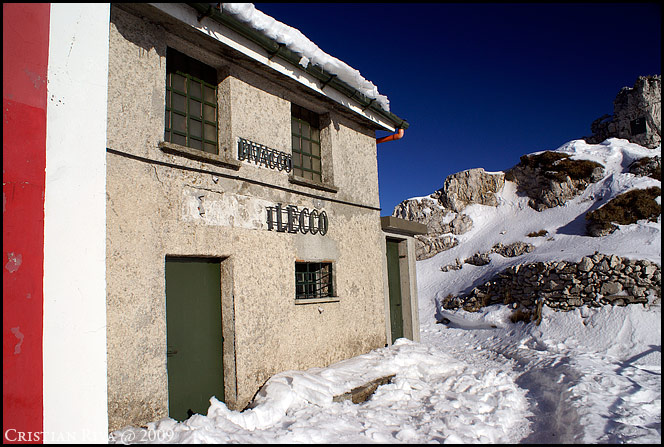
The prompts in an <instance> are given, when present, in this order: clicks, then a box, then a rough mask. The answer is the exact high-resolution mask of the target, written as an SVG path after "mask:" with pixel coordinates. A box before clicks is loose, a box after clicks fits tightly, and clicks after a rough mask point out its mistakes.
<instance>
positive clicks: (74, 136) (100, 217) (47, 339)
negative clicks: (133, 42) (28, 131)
mask: <svg viewBox="0 0 664 447" xmlns="http://www.w3.org/2000/svg"><path fill="white" fill-rule="evenodd" d="M109 19H110V5H109V4H102V3H96V4H84V3H77V4H64V3H53V4H52V5H51V23H50V37H49V57H48V62H49V66H48V107H47V125H46V191H45V199H44V208H45V212H44V215H45V218H44V353H43V359H44V432H45V435H44V438H45V442H56V443H57V442H72V443H89V442H107V440H108V438H107V434H108V410H107V391H106V386H107V380H106V377H107V376H106V366H107V364H106V115H107V91H108V45H109Z"/></svg>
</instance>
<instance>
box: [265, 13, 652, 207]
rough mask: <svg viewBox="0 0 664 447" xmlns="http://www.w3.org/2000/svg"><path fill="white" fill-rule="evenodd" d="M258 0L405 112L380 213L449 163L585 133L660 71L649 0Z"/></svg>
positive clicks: (495, 159) (484, 160)
mask: <svg viewBox="0 0 664 447" xmlns="http://www.w3.org/2000/svg"><path fill="white" fill-rule="evenodd" d="M255 6H256V8H257V9H259V10H260V11H262V12H264V13H266V14H268V15H270V16H272V17H274V18H275V19H276V20H279V21H281V22H283V23H285V24H287V25H289V26H292V27H294V28H297V29H299V30H300V31H301V32H302V33H303V34H304V35H305V36H307V37H308V38H309V39H310V40H311V41H312V42H314V43H315V44H316V45H317V46H318V47H319V48H320V49H322V50H323V51H325V52H326V53H328V54H330V55H332V56H334V57H336V58H338V59H341V60H342V61H344V62H346V63H347V64H348V65H350V66H351V67H353V68H355V69H357V70H359V71H360V73H361V74H362V76H363V77H364V78H365V79H368V80H369V81H371V82H373V83H374V84H375V85H376V86H377V87H378V91H379V92H380V93H381V94H383V95H386V96H387V97H388V98H389V99H390V108H391V111H392V112H393V113H395V114H396V115H398V116H399V117H401V118H403V119H406V120H407V121H408V122H409V123H410V127H409V129H408V130H406V133H405V136H404V138H403V139H401V140H397V141H393V142H388V143H383V144H380V145H378V176H379V183H380V185H379V186H380V202H381V208H382V211H381V215H390V214H392V210H393V209H394V207H395V206H396V205H397V204H398V203H399V202H401V201H402V200H405V199H408V198H410V197H416V196H424V195H427V194H430V193H432V192H434V191H435V190H437V189H439V188H441V187H442V186H443V182H444V181H445V178H446V177H447V176H448V175H450V174H453V173H456V172H460V171H463V170H466V169H471V168H484V169H485V170H487V171H502V170H505V169H508V168H510V167H512V166H514V165H516V164H517V163H518V162H519V157H520V156H521V155H524V154H528V153H531V152H536V151H542V150H555V149H557V148H558V147H560V146H561V145H562V144H563V143H565V142H567V141H570V140H573V139H577V138H581V137H583V136H588V135H590V134H591V131H590V124H591V123H592V122H593V120H595V119H596V118H599V117H600V116H602V115H603V114H612V113H613V100H614V99H615V97H616V95H617V94H618V92H619V91H620V89H621V88H622V87H626V86H629V87H631V86H633V85H634V82H635V81H636V78H637V77H638V76H643V75H651V74H661V6H660V5H659V4H657V3H654V2H653V3H532V4H531V3H511V4H509V3H255ZM388 134H389V133H388V132H378V133H377V136H378V137H380V136H384V135H388Z"/></svg>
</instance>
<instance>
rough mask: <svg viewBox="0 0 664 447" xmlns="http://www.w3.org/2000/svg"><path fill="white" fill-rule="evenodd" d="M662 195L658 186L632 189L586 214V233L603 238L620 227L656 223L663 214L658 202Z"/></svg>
mask: <svg viewBox="0 0 664 447" xmlns="http://www.w3.org/2000/svg"><path fill="white" fill-rule="evenodd" d="M661 195H662V190H661V188H659V187H657V186H653V187H651V188H646V189H632V190H630V191H627V192H626V193H623V194H619V195H617V196H616V197H614V198H613V199H611V200H609V201H608V202H607V203H605V204H604V205H602V206H601V207H599V208H598V209H596V210H594V211H590V212H589V213H587V214H586V220H587V223H586V233H587V234H588V235H589V236H594V237H602V236H606V235H609V234H611V233H613V232H614V231H616V230H617V229H618V225H629V224H633V223H636V222H638V221H639V220H650V221H656V220H657V218H658V217H659V215H660V214H661V213H662V206H661V205H660V204H659V203H657V200H656V199H657V198H660V197H661Z"/></svg>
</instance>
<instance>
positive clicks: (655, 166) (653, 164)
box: [628, 155, 662, 182]
mask: <svg viewBox="0 0 664 447" xmlns="http://www.w3.org/2000/svg"><path fill="white" fill-rule="evenodd" d="M628 170H629V172H630V174H634V175H639V176H641V177H651V178H654V179H655V180H659V181H660V182H661V181H662V157H660V156H659V155H655V156H654V157H643V158H640V159H638V160H636V161H635V162H633V163H632V164H631V165H629V168H628Z"/></svg>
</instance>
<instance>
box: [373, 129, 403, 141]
mask: <svg viewBox="0 0 664 447" xmlns="http://www.w3.org/2000/svg"><path fill="white" fill-rule="evenodd" d="M403 134H404V130H403V129H399V131H398V132H397V133H395V134H392V135H388V136H386V137H382V138H376V144H378V143H387V142H388V141H394V140H398V139H400V138H402V137H403Z"/></svg>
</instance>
